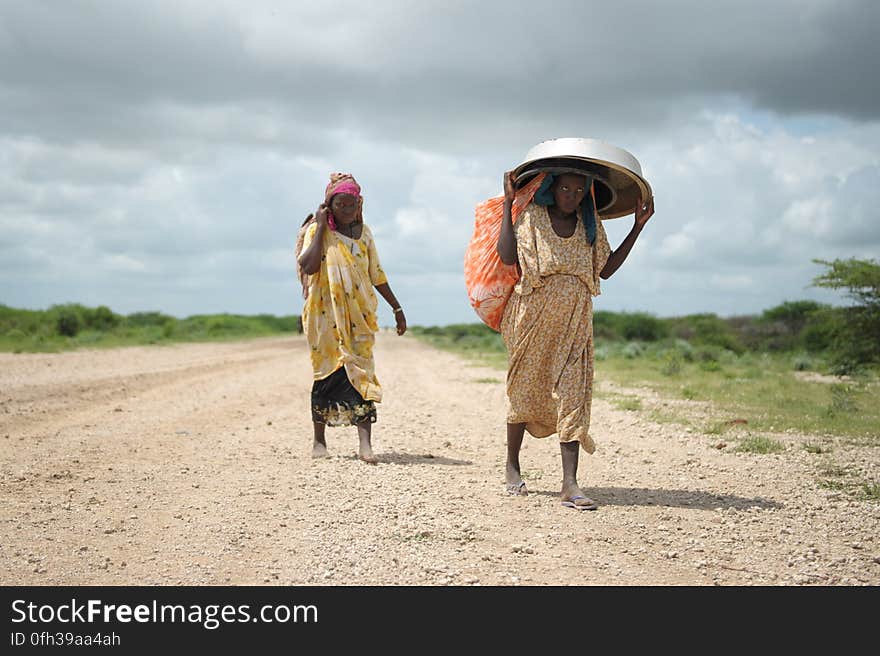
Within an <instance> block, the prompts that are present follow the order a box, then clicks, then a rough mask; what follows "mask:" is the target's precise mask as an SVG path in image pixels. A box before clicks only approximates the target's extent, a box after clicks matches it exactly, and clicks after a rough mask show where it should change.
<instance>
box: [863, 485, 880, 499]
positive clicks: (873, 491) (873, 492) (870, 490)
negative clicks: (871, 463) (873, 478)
mask: <svg viewBox="0 0 880 656" xmlns="http://www.w3.org/2000/svg"><path fill="white" fill-rule="evenodd" d="M860 496H861V498H862V499H865V500H867V501H880V485H878V484H872V483H864V484H863V485H862V490H861V495H860Z"/></svg>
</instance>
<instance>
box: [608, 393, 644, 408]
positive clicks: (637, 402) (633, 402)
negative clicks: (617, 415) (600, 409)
mask: <svg viewBox="0 0 880 656" xmlns="http://www.w3.org/2000/svg"><path fill="white" fill-rule="evenodd" d="M614 405H616V406H617V407H618V408H620V409H621V410H631V411H635V410H641V409H642V400H641V399H640V398H638V397H637V396H625V397H623V398H620V399H617V400H616V401H615V402H614Z"/></svg>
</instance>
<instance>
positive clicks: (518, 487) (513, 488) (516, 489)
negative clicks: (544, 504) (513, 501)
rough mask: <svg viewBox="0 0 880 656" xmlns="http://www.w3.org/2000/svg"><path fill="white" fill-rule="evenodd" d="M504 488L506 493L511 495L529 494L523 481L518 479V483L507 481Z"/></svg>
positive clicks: (524, 495)
mask: <svg viewBox="0 0 880 656" xmlns="http://www.w3.org/2000/svg"><path fill="white" fill-rule="evenodd" d="M505 489H506V490H507V493H508V494H509V495H510V496H512V497H527V496H529V491H528V490H527V489H526V482H525V481H520V482H519V483H508V484H507V487H506V488H505Z"/></svg>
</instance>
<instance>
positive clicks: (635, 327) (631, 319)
mask: <svg viewBox="0 0 880 656" xmlns="http://www.w3.org/2000/svg"><path fill="white" fill-rule="evenodd" d="M620 321H621V326H620V333H621V335H622V336H623V338H624V339H625V340H627V341H632V340H636V339H638V340H641V341H643V342H656V341H657V340H659V339H662V338H664V337H666V335H667V330H666V326H665V325H664V324H663V322H662V321H661V320H660V319H658V318H657V317H655V316H653V315H650V314H646V313H644V312H634V313H632V314H628V313H623V314H622V315H621V319H620Z"/></svg>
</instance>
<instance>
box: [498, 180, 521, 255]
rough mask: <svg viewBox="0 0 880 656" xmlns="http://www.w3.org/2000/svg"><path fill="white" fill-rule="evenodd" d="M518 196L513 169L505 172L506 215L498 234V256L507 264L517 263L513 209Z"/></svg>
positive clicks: (502, 219)
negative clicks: (514, 200)
mask: <svg viewBox="0 0 880 656" xmlns="http://www.w3.org/2000/svg"><path fill="white" fill-rule="evenodd" d="M515 196H516V183H515V181H514V178H513V171H508V172H507V173H505V174H504V216H503V217H502V218H501V232H500V233H499V235H498V246H497V247H496V250H497V251H498V256H499V257H500V258H501V261H502V262H504V263H505V264H516V260H517V257H516V233H514V231H513V219H512V218H511V210H512V208H513V199H514V198H515Z"/></svg>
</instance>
